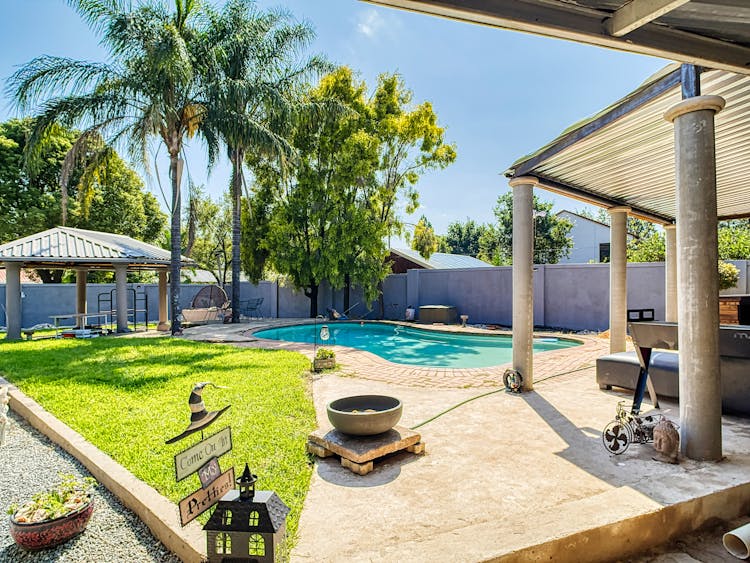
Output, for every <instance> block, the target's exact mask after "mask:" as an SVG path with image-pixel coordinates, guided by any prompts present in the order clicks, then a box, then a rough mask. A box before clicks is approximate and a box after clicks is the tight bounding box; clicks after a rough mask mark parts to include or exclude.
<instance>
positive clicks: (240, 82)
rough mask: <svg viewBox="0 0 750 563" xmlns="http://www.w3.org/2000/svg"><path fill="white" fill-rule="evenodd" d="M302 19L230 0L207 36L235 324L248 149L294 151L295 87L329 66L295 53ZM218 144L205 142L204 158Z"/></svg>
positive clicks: (210, 123) (306, 40)
mask: <svg viewBox="0 0 750 563" xmlns="http://www.w3.org/2000/svg"><path fill="white" fill-rule="evenodd" d="M314 36H315V35H314V31H313V30H312V28H311V27H310V26H309V25H308V24H305V23H294V22H293V21H292V18H291V16H290V15H289V14H288V13H286V12H283V11H276V10H273V11H260V10H257V9H256V8H255V4H254V2H253V1H252V0H229V1H228V2H227V3H226V5H225V6H224V8H223V9H222V10H221V11H220V12H218V13H213V15H212V22H211V29H210V31H209V33H207V34H206V36H205V38H206V39H207V44H208V45H209V46H210V47H209V48H210V52H211V56H210V57H208V60H209V61H210V65H211V68H210V69H209V73H208V79H209V83H208V87H207V89H206V90H207V97H206V109H207V115H206V127H207V129H210V131H211V133H212V134H213V138H214V139H217V138H220V139H221V140H222V141H223V142H224V144H225V145H226V149H227V155H228V157H229V161H230V162H231V165H232V176H231V185H230V194H231V198H232V260H231V263H232V297H231V301H232V322H235V323H236V322H238V321H239V314H240V311H239V306H240V239H241V220H240V219H241V201H242V193H243V186H244V185H245V178H244V164H245V159H246V157H247V156H248V153H249V151H253V153H254V154H255V155H258V156H260V155H263V156H270V157H276V158H280V159H281V160H282V161H283V160H284V159H287V158H289V157H290V156H292V154H293V152H292V148H291V146H290V144H289V143H288V142H287V141H286V139H285V137H284V134H285V132H287V131H289V129H290V128H291V126H292V124H293V116H294V110H295V104H294V102H293V99H294V98H293V93H294V89H295V87H296V86H297V85H298V84H299V83H300V82H301V81H303V80H304V79H306V78H307V77H309V76H312V75H314V74H316V73H319V72H323V71H325V70H328V64H327V63H326V62H325V61H324V60H323V59H321V58H319V57H310V58H304V57H303V56H302V55H301V54H302V52H303V51H304V50H305V48H306V47H308V46H309V44H310V43H311V41H312V40H313V39H314ZM216 149H217V147H216V145H215V144H214V145H212V144H211V143H210V142H209V152H210V153H211V154H210V155H209V162H213V160H214V158H213V156H214V155H215V153H216Z"/></svg>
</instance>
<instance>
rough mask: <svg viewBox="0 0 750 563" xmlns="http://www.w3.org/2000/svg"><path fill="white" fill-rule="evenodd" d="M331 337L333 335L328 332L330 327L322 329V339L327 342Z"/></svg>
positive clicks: (324, 326)
mask: <svg viewBox="0 0 750 563" xmlns="http://www.w3.org/2000/svg"><path fill="white" fill-rule="evenodd" d="M330 337H331V333H330V332H329V331H328V325H323V326H322V327H320V339H321V340H322V341H323V342H325V341H327V340H328V339H329V338H330Z"/></svg>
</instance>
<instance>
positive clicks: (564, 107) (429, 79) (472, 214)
mask: <svg viewBox="0 0 750 563" xmlns="http://www.w3.org/2000/svg"><path fill="white" fill-rule="evenodd" d="M258 3H259V5H260V6H262V7H279V6H281V7H285V8H287V9H288V10H289V11H290V12H292V13H293V14H294V15H295V17H297V18H298V19H304V20H307V21H309V22H310V23H311V24H312V25H313V26H314V28H315V29H316V32H317V40H316V42H315V45H314V47H313V49H312V50H313V52H318V53H322V54H325V55H326V56H327V57H328V58H329V59H330V60H331V61H332V62H334V63H336V64H344V65H348V66H350V67H352V68H353V69H355V71H357V72H358V73H359V76H360V78H361V79H364V80H365V81H366V82H367V84H368V86H370V88H372V87H374V85H375V83H376V79H377V76H378V75H379V74H380V73H383V72H399V73H400V74H401V75H402V76H403V78H404V80H405V82H406V84H407V86H408V87H409V88H410V89H411V90H412V91H413V92H414V100H415V102H421V101H424V100H429V101H430V102H432V104H433V107H434V109H435V111H436V113H437V115H438V117H439V121H440V123H441V124H442V125H443V126H445V128H446V139H447V140H448V141H449V142H452V143H455V144H456V147H457V153H458V158H457V160H456V162H455V163H454V164H453V165H451V166H450V167H448V168H447V169H445V170H443V171H438V172H431V173H429V174H425V175H424V176H423V177H422V179H421V181H420V183H419V185H418V188H419V191H420V194H421V202H422V206H421V207H420V209H419V210H417V212H416V213H415V214H414V215H413V216H411V217H406V216H404V217H403V219H404V220H406V221H411V222H416V221H417V220H418V218H419V217H420V216H421V215H422V214H425V215H426V216H427V218H428V219H429V220H430V221H431V222H432V224H433V226H434V227H435V230H436V232H437V233H439V234H442V233H444V232H445V230H446V229H447V226H448V224H449V223H451V222H452V221H455V220H461V221H464V220H466V218H467V217H468V218H471V219H474V220H475V221H478V222H480V223H486V222H491V221H493V220H494V215H493V213H492V208H493V207H494V205H495V202H496V200H497V197H498V195H500V194H502V193H505V192H506V191H507V190H508V186H507V181H506V179H505V178H504V177H503V176H502V172H503V171H504V170H505V169H506V168H507V167H508V166H509V165H510V164H511V163H512V162H513V161H514V160H516V159H517V158H518V157H519V156H522V155H524V154H527V153H529V152H532V151H534V150H536V149H537V148H539V147H540V146H542V145H544V144H545V143H547V142H548V141H550V140H551V139H553V138H554V137H556V136H557V135H558V134H559V133H560V132H561V131H562V130H563V129H565V128H566V127H568V126H569V125H571V124H572V123H574V122H576V121H578V120H580V119H582V118H584V117H586V116H589V115H591V114H593V113H596V112H597V111H598V110H600V109H602V108H603V107H606V106H608V105H609V104H610V103H612V102H613V101H615V100H617V99H618V98H620V97H622V96H624V95H626V94H627V93H628V92H630V91H631V90H633V89H634V88H636V87H637V86H638V85H639V84H640V83H641V82H643V80H645V79H646V78H647V77H648V76H649V75H650V74H652V73H653V72H656V71H657V70H658V69H660V68H661V67H663V66H664V65H666V64H667V61H664V60H662V59H657V58H653V57H646V56H641V55H633V54H628V53H622V52H618V51H612V50H608V49H603V48H600V47H591V46H587V45H581V44H577V43H572V42H567V41H561V40H555V39H547V38H543V37H539V36H534V35H527V34H523V33H518V32H512V31H505V30H500V29H495V28H488V27H482V26H478V25H471V24H466V23H460V22H455V21H450V20H446V19H441V18H436V17H432V16H425V15H420V14H413V13H410V12H405V11H400V10H394V9H390V8H381V7H378V6H373V5H371V4H367V3H364V2H360V1H357V0H286V1H266V0H260V1H259V2H258ZM0 37H2V48H1V49H0V76H2V77H3V79H5V78H7V77H8V76H9V75H10V74H12V72H13V71H14V70H15V67H16V66H18V65H20V64H22V63H24V62H26V61H28V60H30V59H32V58H33V57H36V56H39V55H41V54H50V55H59V56H68V57H73V58H79V59H87V60H103V57H104V54H103V52H102V50H101V49H100V48H99V46H98V40H97V38H96V37H95V36H93V35H92V33H91V32H90V31H89V30H88V28H87V27H86V26H85V25H84V24H83V23H82V22H81V21H80V20H79V19H78V17H77V15H76V14H75V13H74V12H73V11H72V10H71V9H70V8H69V7H68V6H67V3H66V2H65V0H4V1H3V18H2V19H1V20H0ZM15 115H16V112H15V111H14V109H13V108H12V106H11V105H10V104H9V102H8V99H7V98H4V103H3V104H2V106H1V107H0V119H2V120H5V119H7V118H9V117H12V116H15ZM162 153H163V151H162ZM188 159H189V161H188V167H189V170H190V174H191V175H192V177H193V179H194V181H195V182H197V183H198V184H204V185H205V186H206V187H207V190H208V192H209V193H210V194H211V195H212V196H214V197H218V196H219V194H221V193H222V192H223V191H224V190H226V186H227V184H228V167H227V166H226V164H225V163H221V164H220V165H219V166H218V167H217V168H216V169H215V170H214V171H213V172H212V174H211V175H210V176H209V177H207V174H206V170H205V160H204V158H203V156H202V151H201V148H200V146H195V147H192V148H191V150H190V151H189V153H188ZM165 170H166V169H165V168H164V167H161V169H160V172H161V176H162V178H165V177H166V172H165ZM149 188H150V189H151V190H152V191H153V192H154V193H155V194H156V195H157V196H158V197H159V198H160V199H161V195H160V193H159V188H158V186H157V185H156V183H155V182H150V183H149ZM538 195H539V196H540V197H542V199H546V200H550V201H554V203H555V208H556V210H560V209H563V208H567V209H570V210H577V209H581V208H582V207H583V205H582V204H580V203H578V202H574V201H571V200H568V199H566V198H563V197H559V196H554V195H552V194H550V193H548V192H543V191H539V192H538Z"/></svg>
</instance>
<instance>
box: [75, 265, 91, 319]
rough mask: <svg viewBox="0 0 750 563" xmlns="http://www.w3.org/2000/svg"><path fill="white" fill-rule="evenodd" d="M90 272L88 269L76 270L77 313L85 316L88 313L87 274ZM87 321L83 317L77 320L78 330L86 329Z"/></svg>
mask: <svg viewBox="0 0 750 563" xmlns="http://www.w3.org/2000/svg"><path fill="white" fill-rule="evenodd" d="M87 273H88V270H87V269H86V268H80V269H77V270H76V313H77V314H79V315H85V314H86V313H87V312H88V311H87V307H86V274H87ZM85 325H86V320H85V319H84V318H83V317H79V318H77V319H76V326H77V327H78V328H85Z"/></svg>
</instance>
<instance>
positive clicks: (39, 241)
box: [0, 227, 196, 270]
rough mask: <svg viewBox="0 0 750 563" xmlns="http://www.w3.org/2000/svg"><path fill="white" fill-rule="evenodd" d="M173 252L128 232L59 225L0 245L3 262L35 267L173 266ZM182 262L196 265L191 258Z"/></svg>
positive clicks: (153, 267) (103, 268)
mask: <svg viewBox="0 0 750 563" xmlns="http://www.w3.org/2000/svg"><path fill="white" fill-rule="evenodd" d="M170 260H171V257H170V252H169V251H168V250H164V249H163V248H159V247H158V246H154V245H152V244H148V243H145V242H142V241H139V240H136V239H134V238H131V237H128V236H125V235H114V234H111V233H102V232H99V231H88V230H85V229H72V228H70V227H55V228H54V229H48V230H46V231H42V232H41V233H36V234H34V235H30V236H27V237H24V238H21V239H18V240H14V241H12V242H8V243H6V244H3V245H0V264H1V263H2V262H20V263H21V264H22V265H23V266H24V267H32V268H50V269H60V268H75V267H86V268H89V269H99V270H111V269H113V267H114V265H115V264H127V265H128V266H129V267H130V268H131V269H144V270H154V269H156V270H158V269H168V268H169V266H170ZM182 265H183V266H189V267H194V266H195V265H196V264H195V262H194V261H193V260H191V259H189V258H185V257H184V256H183V257H182Z"/></svg>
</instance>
